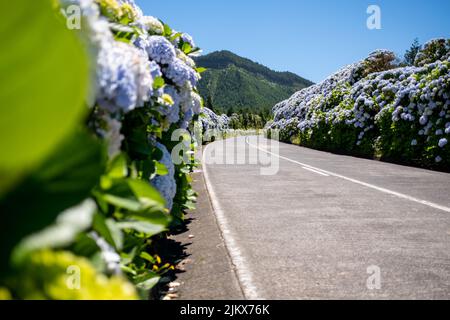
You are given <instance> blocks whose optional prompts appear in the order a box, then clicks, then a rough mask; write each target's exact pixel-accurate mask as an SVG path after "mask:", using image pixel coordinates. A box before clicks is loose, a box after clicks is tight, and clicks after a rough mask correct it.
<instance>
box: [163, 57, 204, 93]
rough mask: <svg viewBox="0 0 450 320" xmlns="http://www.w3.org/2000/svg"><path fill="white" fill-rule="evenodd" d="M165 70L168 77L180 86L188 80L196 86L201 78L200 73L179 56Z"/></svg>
mask: <svg viewBox="0 0 450 320" xmlns="http://www.w3.org/2000/svg"><path fill="white" fill-rule="evenodd" d="M164 71H165V72H164V73H165V75H166V77H167V78H169V79H171V80H172V81H173V82H174V83H175V84H176V85H177V86H179V87H182V86H184V85H185V84H186V82H189V83H190V84H191V85H192V86H193V87H195V86H196V85H197V82H198V80H199V76H198V73H197V72H196V71H195V70H194V69H192V68H191V67H189V66H187V65H186V64H185V63H184V62H183V61H182V60H180V59H178V58H176V59H174V60H173V61H172V62H171V63H170V64H169V65H168V66H167V68H165V70H164Z"/></svg>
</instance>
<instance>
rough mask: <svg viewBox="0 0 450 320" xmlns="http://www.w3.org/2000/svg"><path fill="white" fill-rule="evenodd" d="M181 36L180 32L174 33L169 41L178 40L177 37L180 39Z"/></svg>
mask: <svg viewBox="0 0 450 320" xmlns="http://www.w3.org/2000/svg"><path fill="white" fill-rule="evenodd" d="M181 35H182V34H181V32H177V33H175V34H174V35H173V36H172V37H170V41H171V42H172V41H174V40H176V39H178V38H179V37H181Z"/></svg>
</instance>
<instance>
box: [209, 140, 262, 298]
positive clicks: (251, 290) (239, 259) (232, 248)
mask: <svg viewBox="0 0 450 320" xmlns="http://www.w3.org/2000/svg"><path fill="white" fill-rule="evenodd" d="M209 146H210V144H209V145H207V146H206V147H205V148H204V149H203V156H202V163H203V177H204V178H205V183H206V189H207V190H208V193H209V197H210V199H211V204H212V206H213V209H214V210H213V211H214V213H215V215H216V219H217V223H218V225H219V228H220V230H221V232H222V237H223V239H224V241H225V246H226V248H227V250H228V253H229V255H230V257H231V260H232V263H233V265H234V267H235V268H236V274H237V277H238V280H239V283H240V286H241V288H242V291H243V293H244V296H245V298H246V299H247V300H260V299H262V298H261V297H260V295H259V294H258V290H257V289H256V287H255V285H254V284H253V276H252V273H251V271H250V270H249V269H248V267H247V266H248V263H247V262H246V260H245V258H244V256H243V254H242V253H241V250H240V249H239V246H238V245H237V242H236V240H235V239H234V236H233V233H232V232H231V229H230V227H229V223H228V220H227V218H226V215H225V213H224V211H223V210H222V207H221V206H220V203H219V201H218V199H217V196H216V193H215V192H214V189H213V188H212V185H211V182H210V180H209V174H208V169H207V167H206V163H207V162H206V161H205V158H206V157H205V155H206V154H207V152H206V150H207V149H208V147H209Z"/></svg>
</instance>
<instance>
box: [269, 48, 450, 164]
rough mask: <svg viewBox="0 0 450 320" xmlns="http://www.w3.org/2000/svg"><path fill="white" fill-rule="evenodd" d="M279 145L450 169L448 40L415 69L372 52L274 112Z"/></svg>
mask: <svg viewBox="0 0 450 320" xmlns="http://www.w3.org/2000/svg"><path fill="white" fill-rule="evenodd" d="M273 113H274V121H273V122H272V123H271V124H270V125H269V127H270V128H271V129H279V130H280V138H281V139H282V140H283V141H286V142H292V143H298V144H300V145H303V146H307V147H312V148H317V149H321V150H330V151H333V152H340V153H346V154H355V155H359V156H364V157H370V158H373V157H376V158H381V159H385V160H389V161H395V162H401V163H406V164H411V165H417V166H422V167H427V168H434V169H439V170H446V171H448V170H450V146H449V145H448V140H449V139H450V40H445V39H436V40H432V41H430V42H428V43H427V44H426V45H425V46H424V48H423V49H422V51H421V52H419V54H418V55H417V59H416V62H415V65H414V66H408V67H399V65H398V63H397V59H396V57H395V55H394V54H393V53H392V52H389V51H386V50H378V51H376V52H374V53H372V54H371V55H370V56H369V57H368V58H367V59H365V60H363V61H360V62H357V63H355V64H352V65H349V66H347V67H345V68H343V69H342V70H340V71H339V72H337V73H336V74H333V75H332V76H330V77H329V78H327V79H326V80H324V81H323V82H321V83H319V84H316V85H314V86H312V87H309V88H306V89H303V90H301V91H299V92H297V93H295V94H294V95H293V96H292V97H291V98H289V99H288V100H286V101H283V102H280V103H279V104H277V105H276V106H275V107H274V108H273Z"/></svg>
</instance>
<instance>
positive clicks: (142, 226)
mask: <svg viewBox="0 0 450 320" xmlns="http://www.w3.org/2000/svg"><path fill="white" fill-rule="evenodd" d="M117 226H118V227H119V228H121V229H131V230H135V231H137V232H142V233H145V234H146V235H147V236H148V237H152V236H154V235H157V234H159V233H161V232H163V231H166V230H167V225H162V224H156V223H151V222H147V221H124V222H118V223H117Z"/></svg>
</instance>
